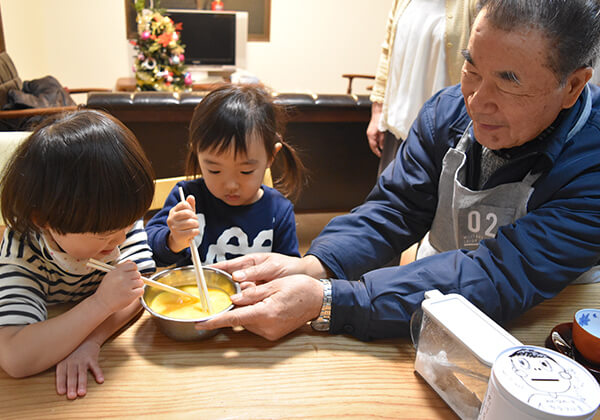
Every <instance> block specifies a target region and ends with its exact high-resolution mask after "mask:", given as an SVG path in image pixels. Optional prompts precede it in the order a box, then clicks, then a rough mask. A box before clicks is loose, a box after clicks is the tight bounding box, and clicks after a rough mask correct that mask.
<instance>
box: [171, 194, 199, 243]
mask: <svg viewBox="0 0 600 420" xmlns="http://www.w3.org/2000/svg"><path fill="white" fill-rule="evenodd" d="M195 208H196V200H195V199H194V196H191V195H190V196H188V198H187V199H186V201H185V202H180V203H178V204H177V205H176V206H175V207H173V208H172V209H171V210H170V211H169V217H167V226H169V230H170V233H169V237H168V239H167V245H168V246H169V248H170V249H171V251H173V252H175V253H177V252H180V251H181V250H183V249H185V248H187V247H188V246H190V241H191V240H192V239H194V237H195V236H197V235H198V234H200V230H199V228H198V227H199V223H198V218H197V217H196V211H195Z"/></svg>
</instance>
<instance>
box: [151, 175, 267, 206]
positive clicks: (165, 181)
mask: <svg viewBox="0 0 600 420" xmlns="http://www.w3.org/2000/svg"><path fill="white" fill-rule="evenodd" d="M185 179H186V177H185V176H175V177H172V178H160V179H157V180H155V181H154V198H153V199H152V204H151V205H150V208H149V209H148V210H149V211H153V210H160V209H162V207H163V205H164V204H165V200H166V199H167V197H168V196H169V193H170V192H171V190H172V189H173V187H174V186H175V185H176V184H177V183H178V182H179V181H183V180H185ZM263 184H265V185H266V186H267V187H273V178H272V177H271V170H270V169H269V168H267V171H266V172H265V178H264V179H263Z"/></svg>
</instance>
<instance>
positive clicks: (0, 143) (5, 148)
mask: <svg viewBox="0 0 600 420" xmlns="http://www.w3.org/2000/svg"><path fill="white" fill-rule="evenodd" d="M30 134H31V132H29V131H0V175H1V174H3V173H4V167H5V166H6V164H7V163H8V160H9V159H10V157H11V156H12V154H13V152H14V151H15V149H16V148H17V146H19V144H21V143H22V142H23V141H24V140H25V139H26V138H27V137H29V135H30ZM0 226H4V219H2V214H0Z"/></svg>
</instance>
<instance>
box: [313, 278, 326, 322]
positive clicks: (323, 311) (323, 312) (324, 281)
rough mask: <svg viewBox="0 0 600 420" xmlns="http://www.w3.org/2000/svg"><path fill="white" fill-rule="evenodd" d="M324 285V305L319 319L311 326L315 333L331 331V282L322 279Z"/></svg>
mask: <svg viewBox="0 0 600 420" xmlns="http://www.w3.org/2000/svg"><path fill="white" fill-rule="evenodd" d="M319 281H320V282H321V283H323V304H322V305H321V313H320V314H319V317H318V318H317V319H315V320H313V321H311V323H310V326H311V327H312V328H313V330H315V331H329V328H330V326H331V280H329V279H320V280H319Z"/></svg>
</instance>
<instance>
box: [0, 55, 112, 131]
mask: <svg viewBox="0 0 600 420" xmlns="http://www.w3.org/2000/svg"><path fill="white" fill-rule="evenodd" d="M22 87H23V82H22V80H21V78H20V77H19V74H18V72H17V69H16V67H15V65H14V63H13V61H12V59H11V58H10V56H9V55H8V53H7V52H6V51H1V52H0V108H2V107H4V105H5V104H6V103H7V101H8V92H9V91H10V90H12V89H16V90H21V89H22ZM64 90H65V92H66V94H67V97H68V98H70V95H71V94H78V93H89V92H98V91H110V89H104V88H76V89H70V88H66V87H64ZM69 101H70V102H71V103H72V104H73V105H65V106H52V107H44V108H24V109H11V110H0V120H13V121H14V120H17V119H27V118H31V117H37V116H44V115H50V114H56V113H60V112H68V111H74V110H76V109H78V108H79V106H77V105H76V104H75V101H73V100H71V99H69ZM13 124H15V125H16V123H13ZM4 125H6V126H7V127H6V128H7V129H14V128H12V127H11V126H12V124H4Z"/></svg>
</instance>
